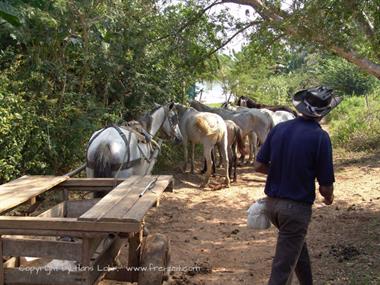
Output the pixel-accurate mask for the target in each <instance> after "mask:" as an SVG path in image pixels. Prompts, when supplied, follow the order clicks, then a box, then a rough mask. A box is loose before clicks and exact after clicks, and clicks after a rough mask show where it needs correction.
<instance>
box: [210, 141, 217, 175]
mask: <svg viewBox="0 0 380 285" xmlns="http://www.w3.org/2000/svg"><path fill="white" fill-rule="evenodd" d="M211 161H212V175H213V176H215V173H216V151H215V147H213V148H212V151H211Z"/></svg>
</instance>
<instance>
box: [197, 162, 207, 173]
mask: <svg viewBox="0 0 380 285" xmlns="http://www.w3.org/2000/svg"><path fill="white" fill-rule="evenodd" d="M206 171H207V162H206V159H203V169H202V170H201V171H200V172H199V173H200V174H205V173H206Z"/></svg>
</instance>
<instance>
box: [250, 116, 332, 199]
mask: <svg viewBox="0 0 380 285" xmlns="http://www.w3.org/2000/svg"><path fill="white" fill-rule="evenodd" d="M257 161H258V162H261V163H264V164H266V165H269V173H268V177H267V182H266V185H265V194H267V195H268V196H270V197H275V198H284V199H290V200H294V201H300V202H305V203H308V204H313V202H314V200H315V179H317V181H318V183H319V185H322V186H329V185H332V184H333V183H334V182H335V178H334V168H333V158H332V146H331V141H330V137H329V135H328V134H327V132H325V131H324V130H322V128H321V126H320V125H319V124H318V123H317V122H316V121H314V120H308V119H306V118H303V117H298V118H296V119H294V120H290V121H286V122H283V123H280V124H278V125H277V126H276V127H274V128H273V129H272V130H271V131H270V133H269V134H268V137H267V139H266V141H265V143H264V144H263V146H262V147H261V149H260V151H259V153H258V155H257Z"/></svg>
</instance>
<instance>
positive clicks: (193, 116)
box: [176, 104, 230, 187]
mask: <svg viewBox="0 0 380 285" xmlns="http://www.w3.org/2000/svg"><path fill="white" fill-rule="evenodd" d="M176 110H177V111H178V117H179V128H180V130H181V134H182V136H183V145H184V152H185V163H184V168H183V171H184V172H185V171H186V169H187V162H188V150H187V143H188V142H189V141H190V142H191V146H192V147H191V151H192V152H191V173H193V172H194V148H195V144H196V143H201V144H202V145H203V155H204V158H205V159H206V163H207V171H206V175H205V179H204V181H203V183H202V184H201V187H205V186H206V185H207V184H208V181H209V179H210V176H211V164H212V163H211V152H212V150H213V148H214V146H215V145H218V146H219V147H220V148H221V155H222V159H223V166H224V169H225V178H226V180H225V181H226V185H227V187H229V186H230V178H229V175H228V153H227V145H228V139H227V135H228V134H227V127H226V123H225V122H224V120H223V119H222V118H221V117H220V116H219V115H216V114H213V113H208V112H198V111H197V110H195V109H194V108H188V107H186V106H183V105H181V104H176Z"/></svg>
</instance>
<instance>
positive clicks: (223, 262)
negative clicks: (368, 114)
mask: <svg viewBox="0 0 380 285" xmlns="http://www.w3.org/2000/svg"><path fill="white" fill-rule="evenodd" d="M335 156H336V158H335V162H336V185H335V202H334V204H333V205H331V206H325V205H324V204H323V203H322V202H321V200H322V199H321V197H318V198H317V201H316V203H315V205H314V206H313V218H312V223H311V225H310V228H309V233H308V237H307V242H308V244H309V248H310V254H311V259H312V265H313V273H314V281H315V284H334V285H335V284H380V273H379V272H380V215H379V211H380V153H379V152H376V153H371V154H364V153H346V152H344V151H338V152H337V154H336V155H335ZM174 176H175V179H176V180H175V182H176V183H175V189H174V192H173V193H164V197H163V198H162V200H161V204H160V207H158V208H155V209H152V210H151V211H150V212H149V214H148V216H147V218H146V223H147V225H148V227H149V230H150V231H151V232H159V233H163V234H166V235H168V236H169V238H170V240H171V266H173V268H174V269H176V270H175V271H173V272H171V274H170V278H169V280H168V281H167V282H166V284H215V285H219V284H266V282H267V279H268V277H269V273H270V267H271V262H272V257H273V254H274V249H275V242H276V236H277V232H276V229H275V228H274V227H273V226H272V227H271V228H270V229H269V230H264V231H254V230H250V229H248V228H247V227H246V211H247V209H248V207H249V206H250V204H251V203H252V202H253V201H254V200H256V199H258V198H260V197H263V196H264V193H263V188H264V184H265V177H264V176H261V175H257V174H254V173H253V171H252V167H249V166H247V167H241V168H240V169H239V176H238V182H237V183H234V184H232V187H231V188H229V189H226V188H223V189H220V190H213V189H218V188H219V187H217V185H218V183H219V182H222V181H223V178H222V177H216V178H213V181H214V186H215V185H216V186H215V187H212V188H206V189H200V188H199V185H200V182H201V176H200V175H192V174H181V173H177V174H175V175H174ZM123 255H124V256H125V252H124V253H122V258H123ZM295 279H296V278H295ZM110 283H111V282H108V281H104V284H110ZM113 284H121V283H120V282H113ZM294 284H298V283H297V282H296V281H294Z"/></svg>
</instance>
